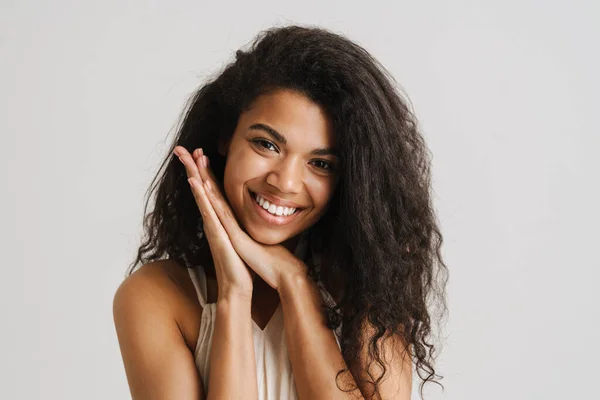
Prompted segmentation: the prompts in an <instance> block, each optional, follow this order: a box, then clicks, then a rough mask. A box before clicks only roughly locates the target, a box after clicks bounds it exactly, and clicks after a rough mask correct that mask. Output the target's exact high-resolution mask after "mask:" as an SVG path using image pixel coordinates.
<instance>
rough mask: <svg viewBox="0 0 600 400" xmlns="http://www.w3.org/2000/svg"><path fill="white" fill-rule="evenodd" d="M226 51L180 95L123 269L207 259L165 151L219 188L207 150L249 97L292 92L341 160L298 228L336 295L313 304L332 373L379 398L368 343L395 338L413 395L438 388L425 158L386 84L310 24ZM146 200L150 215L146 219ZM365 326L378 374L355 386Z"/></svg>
mask: <svg viewBox="0 0 600 400" xmlns="http://www.w3.org/2000/svg"><path fill="white" fill-rule="evenodd" d="M235 55H236V59H235V61H233V62H231V63H229V64H228V65H227V66H226V67H225V68H224V70H222V71H221V72H220V73H219V74H218V75H217V76H215V77H212V78H211V79H209V82H208V83H206V84H204V85H202V86H201V87H200V88H199V90H198V91H197V92H196V93H195V94H194V95H193V96H192V97H191V98H190V101H189V104H188V105H187V107H186V109H185V111H184V113H183V114H182V117H181V123H180V125H179V126H178V129H177V134H176V137H175V139H174V141H173V144H172V147H171V148H170V149H169V153H168V155H167V156H166V157H165V159H164V161H163V162H162V164H161V166H160V169H159V171H158V173H157V175H156V176H155V177H154V180H153V181H152V183H151V185H150V188H149V189H148V191H147V192H146V202H145V208H144V216H145V217H144V233H145V235H144V238H143V242H142V244H141V246H140V247H139V249H138V252H137V258H136V259H135V261H134V262H133V263H132V264H131V266H130V268H129V272H130V273H131V271H133V270H134V269H135V268H136V267H137V266H139V265H141V264H144V263H148V262H151V261H155V260H158V259H163V258H169V259H174V260H177V261H179V262H180V264H181V265H182V266H185V267H188V268H189V267H191V266H193V265H202V262H203V260H206V257H210V253H209V251H210V250H209V249H208V245H207V243H206V239H205V238H204V237H203V235H202V234H200V230H201V229H202V228H201V227H202V223H201V216H200V213H199V211H198V208H197V206H196V203H195V202H194V199H193V196H192V194H191V191H190V189H189V185H188V182H187V180H186V175H185V171H184V168H183V166H182V165H181V163H180V162H179V161H178V160H177V159H176V157H173V156H172V155H171V154H172V151H173V149H174V147H175V146H177V145H179V146H183V147H185V148H187V149H188V151H190V152H191V151H193V150H194V149H196V148H200V147H201V148H202V149H203V150H204V152H205V154H207V156H208V157H209V159H210V160H211V165H212V168H213V171H214V173H215V176H216V178H217V180H219V181H220V182H221V184H222V181H223V173H224V167H225V157H223V156H221V155H220V154H219V152H218V143H219V141H220V140H227V139H228V138H230V137H231V135H232V134H233V132H234V130H235V128H236V125H237V121H238V117H239V116H240V113H241V112H243V111H244V110H246V109H247V107H248V106H249V105H250V104H251V103H252V101H253V100H255V99H256V98H257V97H258V96H259V95H262V94H265V93H271V92H273V91H275V90H277V89H289V90H294V91H296V92H298V93H301V94H303V95H305V96H306V97H307V98H309V99H311V100H312V101H314V102H315V103H317V104H319V105H320V106H321V107H322V108H323V109H324V110H325V111H326V113H327V114H328V115H329V116H330V118H331V120H332V122H333V129H334V134H335V136H336V138H337V146H338V151H339V153H340V168H339V171H340V172H339V173H340V175H339V181H338V184H337V187H336V189H335V192H334V194H333V197H332V199H331V200H330V203H329V207H328V211H327V213H326V214H325V215H324V216H323V217H322V218H321V219H320V220H319V221H318V222H317V223H316V224H315V225H313V226H312V227H311V228H310V229H309V230H308V237H309V243H310V246H311V249H312V250H313V252H314V254H317V255H318V257H310V256H309V257H308V259H307V261H306V263H307V266H308V271H309V275H310V276H311V278H312V279H314V280H315V281H317V282H320V283H323V284H324V285H325V287H327V288H338V290H337V291H333V292H334V293H338V294H339V295H337V296H336V295H334V298H336V299H337V300H339V301H338V303H337V305H333V304H332V305H331V306H330V305H325V304H324V305H323V310H324V312H325V314H326V316H327V321H328V325H329V327H330V328H331V329H336V328H338V327H340V324H342V326H341V340H340V345H341V348H342V354H343V357H344V359H345V360H346V363H347V365H348V368H346V369H342V370H340V371H339V372H338V374H337V377H339V376H340V374H342V373H345V372H348V371H350V372H351V373H352V375H353V376H354V377H355V379H356V380H357V382H359V383H361V382H364V383H367V382H368V383H370V386H372V387H373V388H374V389H373V390H374V393H376V394H378V393H379V392H378V387H379V385H378V384H379V382H380V380H381V379H382V378H383V376H384V374H385V371H386V368H385V365H384V364H383V360H382V354H380V349H379V348H378V343H381V342H380V341H383V340H386V339H387V338H389V337H392V336H394V337H398V336H399V337H401V338H402V339H403V340H404V343H406V344H407V346H406V348H405V352H404V353H403V354H402V357H404V356H405V355H406V352H408V354H409V356H410V357H411V360H412V361H413V362H414V365H415V367H416V371H417V373H418V375H419V377H420V378H421V380H422V382H421V385H420V393H421V396H423V387H424V385H425V383H426V382H428V381H430V382H434V383H436V384H438V385H440V386H442V385H441V384H440V383H439V382H438V381H436V378H437V379H441V378H442V376H441V375H438V374H436V373H435V369H434V361H435V358H436V357H435V350H436V348H435V346H434V344H433V343H432V335H433V336H435V335H434V332H432V318H431V317H432V316H433V315H438V316H439V318H440V320H441V319H442V318H443V316H444V315H445V313H446V312H447V307H446V299H445V294H444V293H445V286H446V283H447V280H448V275H447V273H448V272H447V268H446V265H445V264H444V262H443V260H442V256H441V252H440V248H441V245H442V235H441V232H440V229H439V228H438V223H437V220H436V215H435V212H434V209H433V205H432V199H431V194H430V190H431V189H430V185H431V177H430V153H429V151H428V149H427V147H426V144H425V142H424V139H423V138H422V136H421V134H420V133H419V130H418V127H417V121H416V118H415V116H414V115H413V113H412V112H411V110H410V109H409V106H408V105H407V101H406V100H404V99H403V96H402V95H401V94H400V91H399V90H397V89H396V87H397V86H398V85H397V84H396V81H395V80H394V78H393V77H392V76H391V75H390V74H389V73H388V72H387V70H386V69H385V68H384V67H383V66H382V65H381V64H380V63H379V62H378V61H377V60H375V59H374V58H373V57H372V56H371V55H370V54H369V53H368V52H367V51H366V50H365V49H364V48H362V47H361V46H359V45H357V44H356V43H353V42H352V41H350V40H348V39H347V38H346V37H344V36H343V35H340V34H336V33H333V32H331V31H328V30H325V29H322V28H318V27H307V26H285V27H274V28H271V29H268V30H265V31H262V32H260V33H259V35H258V36H257V37H256V39H254V41H253V42H252V43H251V46H250V48H249V49H248V50H247V51H243V50H238V51H237V52H236V53H235ZM153 193H154V195H153V198H154V200H155V204H154V210H153V211H152V212H150V213H147V211H148V203H149V201H150V199H151V197H152V194H153ZM317 259H318V260H319V262H316V260H317ZM211 265H212V264H211ZM321 265H325V266H326V268H321ZM213 268H214V267H213ZM207 272H209V271H207ZM211 273H212V274H214V270H213V271H211ZM213 276H214V275H213ZM434 309H436V310H437V311H438V312H437V314H436V313H435V312H434ZM366 321H368V322H369V323H370V324H371V326H372V328H373V329H372V330H371V333H372V335H371V337H370V338H369V345H368V357H369V358H368V365H369V366H371V364H372V363H373V362H376V363H378V364H379V366H380V368H381V369H382V370H383V372H382V374H381V375H380V376H379V377H377V379H374V380H373V381H370V380H366V379H365V380H362V376H363V374H364V371H361V370H362V369H363V367H361V365H360V364H359V357H358V354H359V352H360V350H361V349H362V347H363V346H362V345H361V343H362V334H363V332H365V331H364V330H363V328H364V326H365V325H364V324H365V322H366ZM369 376H371V375H370V374H369ZM337 377H336V382H337ZM371 378H374V377H373V376H371ZM359 379H361V380H359ZM338 387H339V385H338ZM355 389H356V387H353V388H351V389H349V391H350V390H355ZM341 390H343V389H341Z"/></svg>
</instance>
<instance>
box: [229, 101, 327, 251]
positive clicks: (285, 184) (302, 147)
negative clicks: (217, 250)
mask: <svg viewBox="0 0 600 400" xmlns="http://www.w3.org/2000/svg"><path fill="white" fill-rule="evenodd" d="M256 124H263V125H265V126H267V127H270V128H272V129H274V130H275V131H277V132H278V133H279V134H281V135H282V136H283V138H284V139H285V141H286V143H285V144H284V143H283V142H282V141H279V140H277V138H275V137H273V136H271V135H270V134H269V132H268V130H262V129H259V128H252V126H253V125H256ZM334 148H335V137H334V134H333V129H332V126H331V121H330V120H329V118H328V117H327V115H326V114H325V113H324V111H323V110H322V109H321V107H319V106H318V105H317V104H315V103H313V102H312V101H310V100H308V99H307V98H306V97H304V96H302V95H300V94H298V93H296V92H293V91H288V90H282V91H278V92H276V93H274V94H272V95H266V96H265V95H263V96H261V97H259V98H258V99H256V100H255V101H254V102H253V104H252V105H251V107H250V109H249V110H248V111H247V112H245V113H243V114H242V115H241V116H240V118H239V120H238V125H237V128H236V129H235V132H234V134H233V137H232V139H231V141H230V142H229V143H227V144H226V145H225V151H223V153H224V155H225V154H226V155H227V163H226V166H225V176H224V190H225V195H226V197H227V200H228V202H229V204H230V205H231V208H232V210H233V212H234V214H235V216H236V217H237V218H238V221H239V223H240V225H241V226H242V227H243V228H244V230H245V231H246V232H247V233H248V234H249V235H250V236H251V237H252V238H253V239H254V240H256V241H257V242H260V243H264V244H279V243H282V244H283V245H284V246H286V247H288V248H289V249H293V248H295V244H296V240H295V239H297V235H299V234H300V233H302V232H303V231H304V230H306V229H308V228H309V227H310V226H312V225H313V224H315V223H316V222H317V221H318V220H319V219H320V218H321V217H322V216H323V214H324V213H325V212H326V210H327V204H328V202H329V200H330V199H331V197H332V195H333V192H334V189H335V183H336V175H337V174H336V171H337V166H338V159H337V157H336V156H335V155H332V154H329V155H320V156H317V155H315V154H312V153H311V152H313V151H314V150H316V149H334ZM249 190H251V191H253V192H254V193H263V194H267V195H270V196H272V197H276V198H278V199H281V200H284V201H291V202H293V203H296V204H297V205H299V206H300V207H301V208H302V210H301V215H299V216H298V218H296V219H295V220H294V221H293V223H291V224H288V225H285V226H276V225H273V224H270V223H268V222H265V220H264V219H262V218H261V217H260V216H259V215H258V214H257V213H256V211H255V210H254V208H255V207H254V200H253V199H252V197H251V196H250V195H249V192H248V191H249Z"/></svg>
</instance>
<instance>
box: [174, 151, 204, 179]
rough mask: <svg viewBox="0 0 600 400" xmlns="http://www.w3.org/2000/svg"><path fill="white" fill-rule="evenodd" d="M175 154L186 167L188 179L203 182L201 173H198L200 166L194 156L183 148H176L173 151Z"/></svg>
mask: <svg viewBox="0 0 600 400" xmlns="http://www.w3.org/2000/svg"><path fill="white" fill-rule="evenodd" d="M173 153H174V154H175V155H176V156H177V157H179V161H181V163H182V164H183V166H184V167H185V173H186V175H187V177H188V178H196V179H198V180H199V181H201V179H202V178H201V177H200V172H199V171H198V166H197V165H196V162H195V161H194V158H193V157H192V155H191V154H190V153H189V152H188V151H187V149H186V148H185V147H183V146H175V148H174V149H173Z"/></svg>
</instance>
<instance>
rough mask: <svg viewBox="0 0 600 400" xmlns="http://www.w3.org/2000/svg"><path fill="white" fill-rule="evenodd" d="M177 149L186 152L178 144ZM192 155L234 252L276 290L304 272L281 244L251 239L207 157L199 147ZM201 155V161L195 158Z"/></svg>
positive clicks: (303, 265) (303, 266)
mask: <svg viewBox="0 0 600 400" xmlns="http://www.w3.org/2000/svg"><path fill="white" fill-rule="evenodd" d="M179 150H181V151H187V150H185V148H183V147H179ZM192 157H193V158H194V160H195V161H197V162H196V165H201V166H202V167H200V168H198V170H199V173H200V177H201V178H202V182H198V183H199V184H204V188H205V191H206V194H207V195H208V198H209V200H210V203H211V205H212V207H213V209H214V210H215V212H216V214H217V216H218V217H219V220H220V221H221V224H223V227H224V228H225V230H226V231H227V234H228V236H229V239H230V240H231V244H232V245H233V247H234V249H235V250H236V252H237V253H238V255H239V256H240V257H241V258H242V259H243V260H244V261H245V262H246V264H247V265H248V266H249V267H250V268H252V270H253V271H254V272H256V273H257V274H258V275H259V276H260V277H261V278H262V279H263V280H264V281H265V282H266V283H267V284H268V285H269V286H271V287H272V288H274V289H276V290H278V291H279V290H280V288H281V284H282V282H283V280H284V279H287V278H290V277H293V276H295V275H298V274H305V273H306V268H307V267H306V265H305V264H304V262H302V260H300V259H298V258H297V257H296V256H295V255H294V254H292V253H291V252H290V251H289V250H288V249H286V248H285V247H283V246H282V245H265V244H262V243H259V242H257V241H256V240H254V239H253V238H252V237H250V235H248V234H247V233H246V232H244V231H243V230H242V228H241V227H240V225H239V223H238V222H237V220H236V219H235V216H234V214H233V211H232V210H231V206H230V205H229V203H228V202H227V200H226V199H225V197H224V196H223V194H222V193H221V191H220V190H219V186H218V185H217V182H216V181H215V179H214V175H213V174H212V172H211V171H210V168H209V161H208V158H207V157H206V156H205V155H203V153H202V149H197V150H195V151H194V152H193V154H192ZM200 157H203V160H202V162H198V158H200Z"/></svg>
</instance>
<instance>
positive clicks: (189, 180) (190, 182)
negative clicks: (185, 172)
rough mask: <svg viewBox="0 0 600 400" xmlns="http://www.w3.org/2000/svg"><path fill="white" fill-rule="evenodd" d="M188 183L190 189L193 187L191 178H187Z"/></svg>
mask: <svg viewBox="0 0 600 400" xmlns="http://www.w3.org/2000/svg"><path fill="white" fill-rule="evenodd" d="M187 181H188V183H189V184H190V186H191V187H194V185H195V184H194V180H193V179H192V178H188V180H187Z"/></svg>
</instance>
